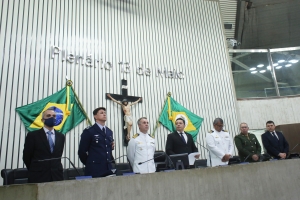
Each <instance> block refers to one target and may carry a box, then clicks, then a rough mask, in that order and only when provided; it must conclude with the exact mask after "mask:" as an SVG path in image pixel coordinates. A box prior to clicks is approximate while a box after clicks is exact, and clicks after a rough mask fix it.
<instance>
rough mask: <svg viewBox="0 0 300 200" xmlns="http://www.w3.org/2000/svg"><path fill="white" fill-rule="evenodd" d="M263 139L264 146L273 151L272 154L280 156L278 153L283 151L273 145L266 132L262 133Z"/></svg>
mask: <svg viewBox="0 0 300 200" xmlns="http://www.w3.org/2000/svg"><path fill="white" fill-rule="evenodd" d="M261 139H262V142H263V145H264V147H265V148H266V150H267V151H268V152H269V153H271V154H272V155H276V156H278V154H279V153H281V152H279V151H278V150H277V149H275V148H274V147H273V146H272V145H271V143H270V141H269V139H268V138H267V135H266V134H265V133H264V134H262V135H261Z"/></svg>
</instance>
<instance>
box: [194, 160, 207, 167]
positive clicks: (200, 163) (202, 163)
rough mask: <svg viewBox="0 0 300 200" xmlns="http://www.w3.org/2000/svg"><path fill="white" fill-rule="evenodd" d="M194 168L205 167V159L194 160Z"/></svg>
mask: <svg viewBox="0 0 300 200" xmlns="http://www.w3.org/2000/svg"><path fill="white" fill-rule="evenodd" d="M194 165H195V168H205V167H207V160H206V159H201V160H195V164H194Z"/></svg>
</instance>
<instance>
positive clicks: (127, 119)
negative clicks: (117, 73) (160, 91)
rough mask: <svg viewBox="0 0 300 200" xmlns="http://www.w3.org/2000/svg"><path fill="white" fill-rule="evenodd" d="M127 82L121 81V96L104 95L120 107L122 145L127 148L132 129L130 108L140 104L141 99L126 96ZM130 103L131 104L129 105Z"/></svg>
mask: <svg viewBox="0 0 300 200" xmlns="http://www.w3.org/2000/svg"><path fill="white" fill-rule="evenodd" d="M127 88H128V87H127V80H125V79H122V80H121V91H122V94H121V95H120V94H110V93H106V99H110V100H112V101H113V102H115V103H117V104H119V105H121V107H122V110H123V112H122V121H123V127H124V131H123V136H124V145H125V146H127V145H128V142H129V140H130V131H131V129H132V124H133V120H132V116H131V108H130V107H131V106H132V105H134V104H137V103H142V98H141V97H135V96H128V95H127V94H128V93H127ZM129 102H131V103H129Z"/></svg>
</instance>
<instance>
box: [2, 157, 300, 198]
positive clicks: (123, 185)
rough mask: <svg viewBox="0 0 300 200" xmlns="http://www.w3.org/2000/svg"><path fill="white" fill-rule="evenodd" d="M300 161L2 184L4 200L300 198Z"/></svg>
mask: <svg viewBox="0 0 300 200" xmlns="http://www.w3.org/2000/svg"><path fill="white" fill-rule="evenodd" d="M299 164H300V159H294V160H286V161H269V162H263V163H255V164H247V165H235V166H228V167H216V168H205V169H191V170H185V171H173V172H159V173H155V174H147V175H134V176H127V177H109V178H98V179H89V180H81V181H63V182H55V183H44V184H36V185H35V184H32V185H15V186H2V187H0V199H22V200H27V199H28V200H29V199H30V200H33V199H38V200H57V199H64V200H69V199H70V200H76V199H84V200H94V199H106V200H109V199H112V200H116V199H124V200H126V199H130V200H135V199H137V200H140V199H143V200H148V199H149V200H154V199H155V200H156V199H161V200H175V199H176V200H177V199H189V200H193V199H195V200H196V199H197V200H199V199H203V200H218V199H220V200H227V199H228V200H235V199H237V200H240V199H245V200H246V199H251V200H252V199H264V200H268V199H270V200H277V199H278V200H285V199H286V200H295V199H299V195H300V190H299V187H300V181H299V180H300V173H299ZM35 186H36V187H35ZM35 195H36V196H35Z"/></svg>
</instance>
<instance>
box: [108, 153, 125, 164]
mask: <svg viewBox="0 0 300 200" xmlns="http://www.w3.org/2000/svg"><path fill="white" fill-rule="evenodd" d="M124 156H127V155H123V156H120V157H117V158H115V159H113V160H109V161H108V162H110V163H111V162H114V161H116V160H118V159H120V158H123V157H124Z"/></svg>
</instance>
